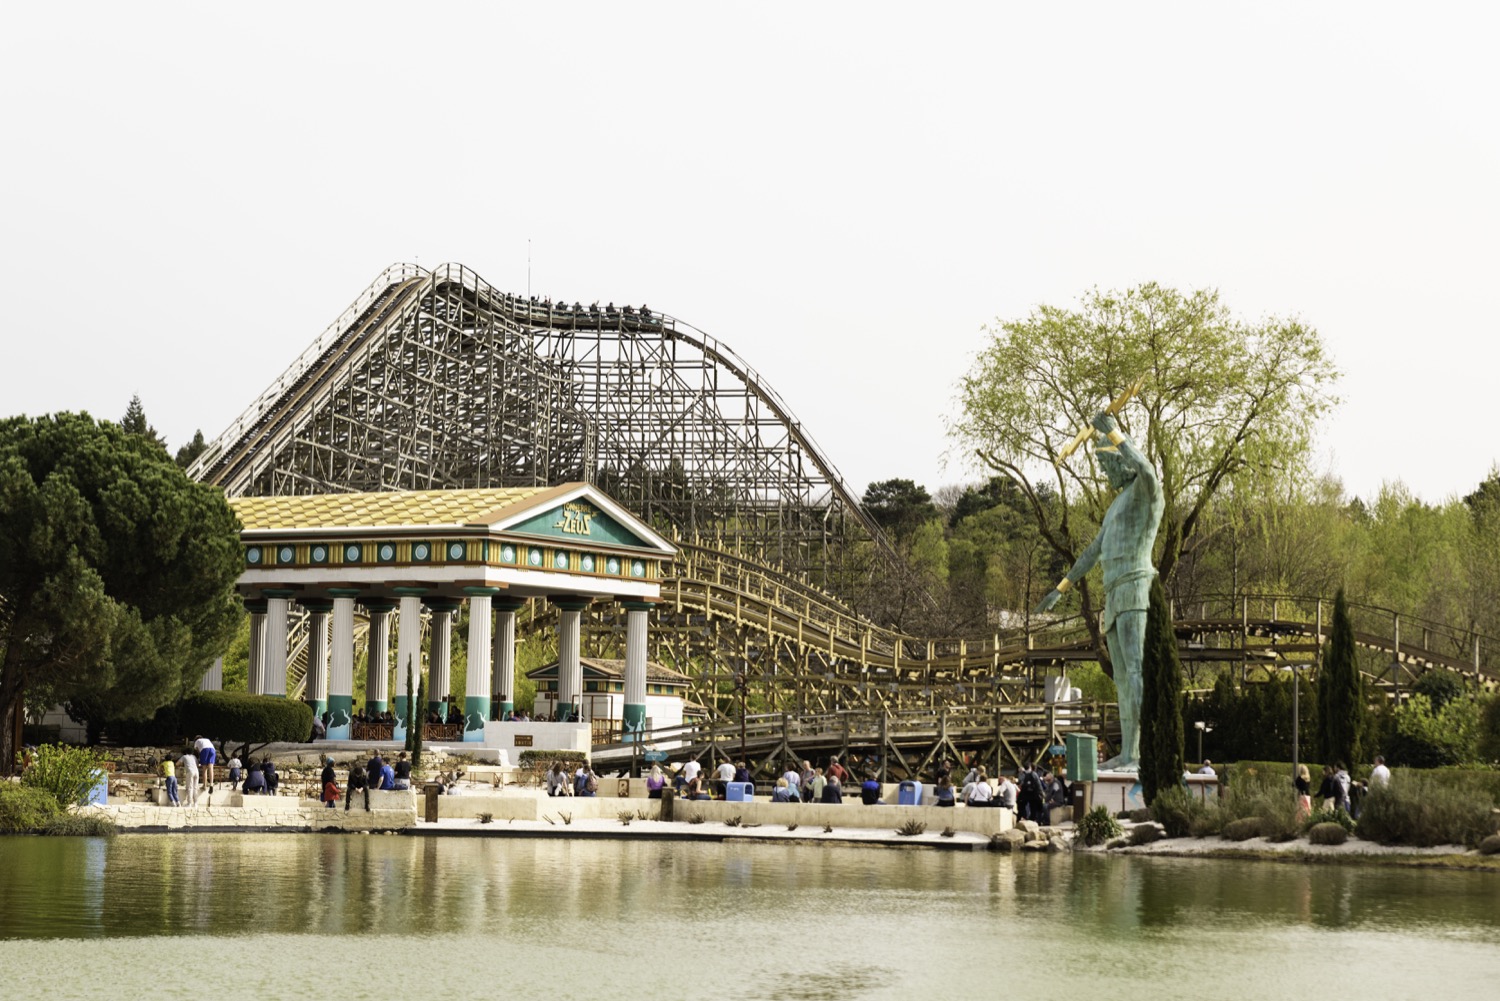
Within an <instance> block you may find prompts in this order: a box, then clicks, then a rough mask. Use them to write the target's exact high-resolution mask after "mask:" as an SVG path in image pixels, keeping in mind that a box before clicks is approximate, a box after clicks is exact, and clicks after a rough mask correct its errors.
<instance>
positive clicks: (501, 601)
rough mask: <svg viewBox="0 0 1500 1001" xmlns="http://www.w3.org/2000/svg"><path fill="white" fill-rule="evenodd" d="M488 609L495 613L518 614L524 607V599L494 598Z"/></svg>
mask: <svg viewBox="0 0 1500 1001" xmlns="http://www.w3.org/2000/svg"><path fill="white" fill-rule="evenodd" d="M490 607H491V608H493V609H494V610H495V611H497V612H519V611H520V610H521V609H523V608H525V607H526V599H525V598H498V597H497V598H495V599H494V600H493V601H491V602H490Z"/></svg>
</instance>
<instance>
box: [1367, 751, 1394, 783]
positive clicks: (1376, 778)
mask: <svg viewBox="0 0 1500 1001" xmlns="http://www.w3.org/2000/svg"><path fill="white" fill-rule="evenodd" d="M1390 784H1391V770H1390V769H1389V768H1387V767H1386V766H1385V758H1384V757H1382V756H1381V755H1379V754H1377V755H1375V767H1374V768H1371V769H1370V785H1371V786H1372V787H1373V786H1388V785H1390Z"/></svg>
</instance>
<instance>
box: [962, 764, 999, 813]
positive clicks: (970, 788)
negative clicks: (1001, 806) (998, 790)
mask: <svg viewBox="0 0 1500 1001" xmlns="http://www.w3.org/2000/svg"><path fill="white" fill-rule="evenodd" d="M963 795H964V803H965V804H967V805H969V806H989V805H990V800H991V799H993V798H994V796H995V790H994V789H993V788H992V787H991V786H990V780H989V776H987V775H985V774H984V772H982V771H980V772H977V773H976V774H975V776H974V781H973V782H965V783H964V793H963Z"/></svg>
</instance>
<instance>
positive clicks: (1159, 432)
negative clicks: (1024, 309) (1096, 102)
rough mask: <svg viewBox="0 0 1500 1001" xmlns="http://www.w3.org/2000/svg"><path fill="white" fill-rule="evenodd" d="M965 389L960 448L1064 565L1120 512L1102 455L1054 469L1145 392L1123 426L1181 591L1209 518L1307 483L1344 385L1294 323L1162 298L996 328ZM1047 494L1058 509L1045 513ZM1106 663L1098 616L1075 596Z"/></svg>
mask: <svg viewBox="0 0 1500 1001" xmlns="http://www.w3.org/2000/svg"><path fill="white" fill-rule="evenodd" d="M988 332H989V335H990V340H989V343H988V344H987V345H986V347H985V348H984V350H983V351H981V352H980V354H979V357H978V358H977V359H976V361H975V363H974V365H973V367H972V368H971V369H970V370H969V372H968V374H967V375H966V376H964V378H963V380H962V382H961V383H960V403H961V411H960V413H959V415H958V417H957V418H956V419H955V420H954V421H953V422H952V424H951V426H950V433H951V434H952V435H953V437H954V438H955V439H957V440H958V441H959V442H960V443H961V444H963V445H964V446H966V447H968V448H970V449H973V450H975V452H976V453H977V454H978V455H979V457H980V459H981V460H982V461H983V462H984V464H985V465H986V466H988V467H989V468H990V469H992V470H993V471H995V472H997V473H1000V474H1001V475H1003V476H1006V477H1008V478H1009V479H1010V480H1011V481H1012V482H1014V483H1015V484H1016V486H1017V487H1018V488H1019V489H1020V491H1021V493H1022V494H1023V495H1024V496H1025V498H1026V501H1027V504H1028V506H1029V508H1030V509H1031V513H1032V516H1033V517H1034V518H1035V519H1036V521H1037V525H1038V528H1039V530H1040V532H1041V534H1042V537H1043V538H1044V539H1045V540H1046V541H1047V544H1048V545H1049V546H1051V547H1052V549H1053V550H1054V551H1055V552H1056V553H1057V555H1058V556H1059V557H1060V558H1061V559H1062V560H1063V561H1064V562H1067V563H1071V562H1073V561H1074V560H1075V559H1076V558H1077V555H1078V553H1079V551H1080V549H1081V548H1082V543H1083V542H1084V541H1086V540H1088V539H1089V538H1091V537H1092V536H1093V535H1094V532H1095V530H1096V527H1097V525H1098V522H1099V519H1100V518H1101V517H1102V516H1103V514H1104V511H1105V510H1106V508H1107V507H1108V505H1109V502H1110V500H1111V496H1110V494H1109V492H1108V490H1107V489H1106V486H1105V479H1104V477H1103V476H1102V475H1100V473H1099V471H1098V469H1097V468H1096V460H1095V459H1094V456H1093V451H1092V449H1091V448H1089V447H1085V448H1084V449H1082V451H1081V453H1080V454H1075V455H1074V456H1073V457H1072V458H1071V459H1070V460H1068V461H1067V462H1058V461H1057V460H1058V453H1059V450H1060V449H1061V448H1062V446H1063V444H1064V443H1066V442H1068V441H1069V440H1070V439H1072V438H1073V436H1074V434H1075V433H1076V432H1077V431H1078V429H1079V428H1080V427H1084V426H1086V425H1087V424H1088V422H1089V420H1090V419H1091V418H1092V417H1093V416H1094V414H1095V413H1096V412H1098V411H1099V410H1100V409H1102V407H1103V405H1104V404H1105V403H1106V402H1107V401H1109V400H1112V399H1114V398H1116V397H1117V396H1119V395H1120V394H1121V393H1122V392H1123V391H1124V390H1125V389H1126V388H1127V387H1129V386H1131V385H1132V384H1134V383H1135V381H1136V380H1138V379H1142V378H1144V380H1145V382H1144V384H1143V386H1142V389H1141V391H1140V394H1139V396H1138V397H1137V398H1136V400H1135V401H1134V402H1133V403H1132V404H1131V405H1129V406H1127V407H1126V408H1125V409H1124V411H1123V412H1122V413H1121V414H1120V415H1119V421H1120V423H1121V425H1122V427H1123V429H1124V430H1125V432H1126V433H1128V434H1129V435H1130V436H1131V437H1132V438H1133V439H1134V440H1135V441H1136V442H1137V444H1138V445H1139V446H1140V447H1141V449H1142V451H1143V452H1144V453H1145V454H1146V456H1147V458H1148V459H1149V460H1150V461H1151V462H1152V464H1153V465H1154V466H1155V467H1156V468H1157V470H1158V471H1159V474H1160V478H1161V486H1162V493H1163V496H1164V499H1165V513H1164V515H1163V518H1162V525H1161V537H1160V539H1159V540H1158V547H1159V548H1158V555H1157V558H1156V565H1157V569H1158V571H1159V572H1160V574H1161V576H1162V578H1163V580H1167V581H1170V580H1171V578H1172V571H1173V569H1174V568H1175V567H1176V565H1177V562H1178V559H1179V557H1180V555H1181V554H1182V552H1183V550H1184V548H1185V547H1188V546H1190V545H1192V544H1194V543H1195V542H1196V539H1197V535H1198V532H1199V530H1200V528H1201V527H1202V525H1201V522H1202V519H1203V518H1204V515H1205V512H1206V511H1207V510H1208V506H1209V504H1210V502H1211V501H1212V500H1213V498H1214V497H1215V495H1216V494H1217V493H1218V492H1219V491H1220V490H1221V489H1223V488H1224V487H1225V486H1226V485H1227V484H1229V483H1231V482H1233V481H1234V480H1235V479H1236V478H1237V477H1239V476H1240V475H1241V474H1243V473H1245V472H1246V471H1249V470H1259V471H1267V470H1270V469H1273V468H1276V467H1281V468H1295V467H1299V466H1300V465H1302V464H1303V462H1304V460H1305V459H1306V458H1307V457H1308V456H1309V455H1310V450H1311V441H1312V434H1313V431H1314V429H1315V428H1316V426H1317V423H1318V421H1319V419H1320V418H1321V417H1322V415H1323V414H1324V413H1326V412H1327V410H1328V409H1329V407H1330V406H1331V405H1332V404H1333V402H1334V398H1333V397H1332V396H1331V395H1330V389H1331V386H1332V383H1333V381H1334V379H1335V378H1336V375H1337V373H1336V372H1335V370H1334V368H1333V366H1332V364H1331V362H1330V361H1329V359H1328V358H1327V356H1326V355H1325V353H1324V349H1323V344H1322V341H1321V339H1320V338H1319V336H1318V334H1317V332H1316V331H1315V330H1313V329H1312V328H1310V327H1307V326H1305V325H1303V324H1302V323H1300V322H1298V321H1296V320H1275V319H1272V320H1267V321H1263V322H1261V323H1256V324H1251V323H1245V322H1243V321H1240V320H1237V319H1235V318H1234V317H1233V316H1232V315H1231V313H1230V311H1229V309H1228V307H1226V306H1225V305H1224V304H1223V303H1221V302H1220V301H1219V296H1218V293H1216V292H1213V291H1197V292H1191V293H1187V294H1184V293H1181V292H1178V291H1175V290H1173V289H1168V288H1163V287H1161V286H1159V285H1156V284H1154V283H1152V284H1146V285H1142V286H1139V287H1138V288H1134V289H1130V290H1128V291H1125V292H1100V291H1098V290H1095V291H1092V292H1090V293H1088V294H1086V295H1085V296H1084V297H1083V299H1082V301H1081V302H1080V303H1079V305H1078V306H1077V308H1075V309H1062V308H1058V307H1054V306H1041V307H1039V308H1038V309H1037V310H1035V311H1034V312H1033V313H1032V314H1031V315H1030V316H1028V317H1025V318H1023V319H1019V320H1010V321H1004V322H1000V323H998V324H997V325H996V326H994V327H991V328H990V329H989V331H988ZM1043 484H1047V485H1049V486H1050V487H1051V489H1052V490H1053V491H1055V494H1056V496H1057V498H1058V501H1059V502H1058V503H1057V504H1055V505H1050V506H1049V505H1047V504H1044V502H1043V491H1042V485H1043ZM1079 594H1080V601H1081V603H1082V607H1083V611H1084V615H1085V619H1086V621H1087V622H1088V624H1089V627H1090V630H1091V632H1093V633H1094V636H1095V641H1096V642H1095V645H1096V647H1097V648H1098V649H1099V652H1100V657H1101V659H1103V660H1107V658H1108V654H1107V652H1106V651H1105V650H1104V646H1103V642H1102V637H1100V636H1099V634H1098V620H1097V615H1098V608H1097V606H1098V604H1099V602H1097V601H1096V600H1095V597H1094V596H1093V595H1092V594H1091V593H1090V589H1089V587H1088V584H1087V581H1085V582H1084V585H1083V586H1082V587H1080V588H1079Z"/></svg>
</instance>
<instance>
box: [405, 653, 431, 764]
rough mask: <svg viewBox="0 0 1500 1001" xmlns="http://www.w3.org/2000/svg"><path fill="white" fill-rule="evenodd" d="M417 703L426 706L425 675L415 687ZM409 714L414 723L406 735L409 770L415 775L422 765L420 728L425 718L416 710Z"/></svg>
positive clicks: (425, 720) (423, 714) (424, 722)
mask: <svg viewBox="0 0 1500 1001" xmlns="http://www.w3.org/2000/svg"><path fill="white" fill-rule="evenodd" d="M417 702H418V703H419V704H421V705H424V706H425V705H426V704H427V675H425V674H424V675H422V681H421V683H420V684H419V685H417ZM411 713H412V716H413V717H415V719H416V723H415V725H413V726H412V728H411V729H409V730H407V731H406V733H407V736H408V737H409V739H410V740H411V770H412V773H413V774H415V773H416V771H417V769H418V768H419V767H420V766H421V764H422V728H423V727H424V726H425V725H426V724H427V716H426V714H425V713H419V712H417V711H416V710H411Z"/></svg>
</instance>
